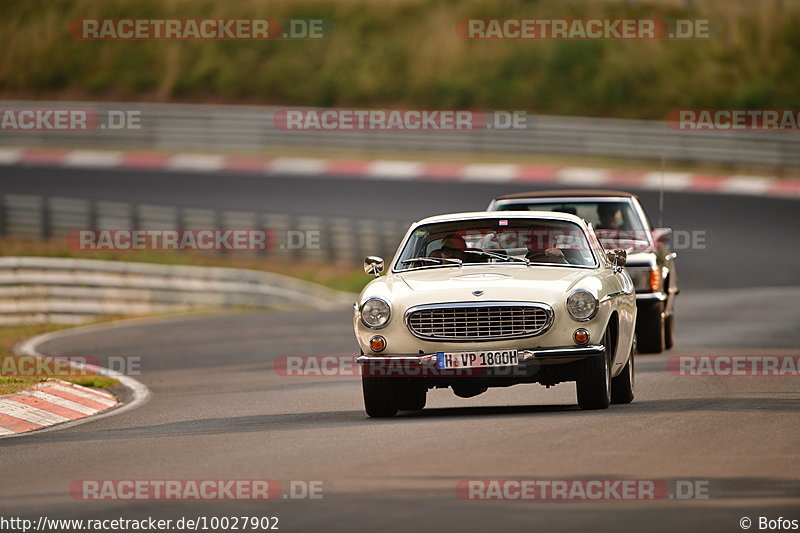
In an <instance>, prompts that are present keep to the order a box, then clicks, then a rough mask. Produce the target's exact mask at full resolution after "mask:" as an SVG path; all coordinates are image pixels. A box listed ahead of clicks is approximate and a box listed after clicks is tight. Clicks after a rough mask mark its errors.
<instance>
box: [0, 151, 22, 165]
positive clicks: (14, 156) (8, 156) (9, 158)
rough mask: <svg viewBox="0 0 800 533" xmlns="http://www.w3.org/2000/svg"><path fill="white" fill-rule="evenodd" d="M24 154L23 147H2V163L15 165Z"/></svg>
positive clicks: (0, 156) (0, 152)
mask: <svg viewBox="0 0 800 533" xmlns="http://www.w3.org/2000/svg"><path fill="white" fill-rule="evenodd" d="M20 156H22V148H0V164H2V165H13V164H14V163H16V162H17V161H19V158H20Z"/></svg>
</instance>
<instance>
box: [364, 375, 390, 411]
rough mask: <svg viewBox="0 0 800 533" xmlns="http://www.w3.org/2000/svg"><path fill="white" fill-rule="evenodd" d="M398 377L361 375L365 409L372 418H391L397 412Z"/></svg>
mask: <svg viewBox="0 0 800 533" xmlns="http://www.w3.org/2000/svg"><path fill="white" fill-rule="evenodd" d="M396 381H397V378H385V377H381V378H373V377H367V376H361V388H362V390H363V392H364V409H365V410H366V411H367V415H369V416H370V417H372V418H391V417H393V416H394V415H396V414H397V411H398V405H397V404H398V402H397V394H396V385H397V383H396Z"/></svg>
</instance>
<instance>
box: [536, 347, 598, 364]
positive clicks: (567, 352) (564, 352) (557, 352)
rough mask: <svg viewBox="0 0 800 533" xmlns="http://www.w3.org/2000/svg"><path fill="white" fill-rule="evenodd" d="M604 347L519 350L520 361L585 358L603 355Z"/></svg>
mask: <svg viewBox="0 0 800 533" xmlns="http://www.w3.org/2000/svg"><path fill="white" fill-rule="evenodd" d="M605 351H606V347H605V346H604V345H602V344H589V345H588V346H558V347H555V348H537V349H535V350H520V361H522V362H525V361H531V360H533V359H548V358H549V359H555V358H560V357H587V356H594V355H601V354H603V353H605Z"/></svg>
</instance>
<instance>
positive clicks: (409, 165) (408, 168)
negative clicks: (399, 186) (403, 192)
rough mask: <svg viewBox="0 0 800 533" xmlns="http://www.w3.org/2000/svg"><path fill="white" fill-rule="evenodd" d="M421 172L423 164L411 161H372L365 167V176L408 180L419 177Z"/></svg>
mask: <svg viewBox="0 0 800 533" xmlns="http://www.w3.org/2000/svg"><path fill="white" fill-rule="evenodd" d="M423 171H424V167H423V164H422V163H415V162H413V161H373V162H372V163H370V165H369V166H368V167H367V176H369V177H372V178H388V179H399V180H402V179H406V180H410V179H414V178H417V177H419V176H421V175H422V173H423Z"/></svg>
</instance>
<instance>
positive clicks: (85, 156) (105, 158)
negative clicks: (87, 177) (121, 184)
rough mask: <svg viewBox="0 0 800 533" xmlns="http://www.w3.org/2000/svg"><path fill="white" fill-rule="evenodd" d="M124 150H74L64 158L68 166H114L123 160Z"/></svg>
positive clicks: (65, 164)
mask: <svg viewBox="0 0 800 533" xmlns="http://www.w3.org/2000/svg"><path fill="white" fill-rule="evenodd" d="M122 157H123V154H122V152H103V151H100V150H72V151H71V152H69V153H68V154H67V157H66V158H65V159H64V166H67V167H91V168H113V167H116V166H118V165H119V164H120V162H121V161H122Z"/></svg>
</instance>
